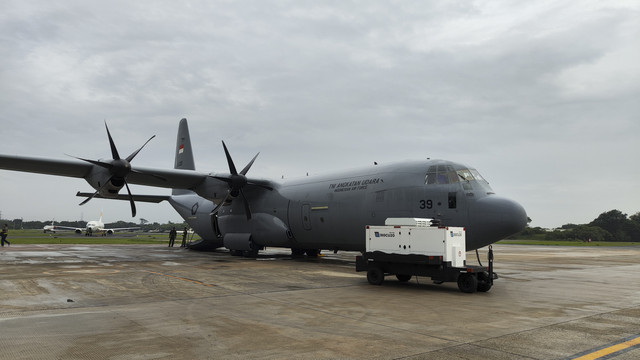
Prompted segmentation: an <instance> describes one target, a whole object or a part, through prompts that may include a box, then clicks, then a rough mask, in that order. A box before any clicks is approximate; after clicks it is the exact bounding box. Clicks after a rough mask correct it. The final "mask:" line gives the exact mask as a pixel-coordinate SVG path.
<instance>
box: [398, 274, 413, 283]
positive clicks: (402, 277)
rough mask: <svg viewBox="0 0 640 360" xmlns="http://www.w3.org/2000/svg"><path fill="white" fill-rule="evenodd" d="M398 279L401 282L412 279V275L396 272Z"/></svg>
mask: <svg viewBox="0 0 640 360" xmlns="http://www.w3.org/2000/svg"><path fill="white" fill-rule="evenodd" d="M396 279H398V281H400V282H407V281H409V280H411V275H406V274H396Z"/></svg>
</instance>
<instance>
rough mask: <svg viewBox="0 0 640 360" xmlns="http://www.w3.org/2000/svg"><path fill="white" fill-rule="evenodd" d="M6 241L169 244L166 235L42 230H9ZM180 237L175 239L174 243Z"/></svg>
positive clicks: (25, 242)
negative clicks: (47, 231) (95, 233)
mask: <svg viewBox="0 0 640 360" xmlns="http://www.w3.org/2000/svg"><path fill="white" fill-rule="evenodd" d="M7 240H9V242H11V245H14V244H15V245H18V244H161V243H167V244H168V243H169V234H168V233H143V232H117V233H115V234H113V235H107V236H100V235H96V236H84V234H83V235H79V234H75V233H73V232H58V233H55V234H51V233H44V232H43V231H42V230H9V236H8V237H7ZM181 240H182V237H179V238H178V239H176V243H178V242H179V241H181Z"/></svg>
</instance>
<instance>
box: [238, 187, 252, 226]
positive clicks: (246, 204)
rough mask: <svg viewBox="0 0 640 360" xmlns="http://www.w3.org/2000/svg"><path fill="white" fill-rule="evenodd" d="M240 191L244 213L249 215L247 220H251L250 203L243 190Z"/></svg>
mask: <svg viewBox="0 0 640 360" xmlns="http://www.w3.org/2000/svg"><path fill="white" fill-rule="evenodd" d="M239 190H240V196H241V197H242V201H243V203H244V211H245V213H246V214H247V220H251V209H250V208H249V201H247V198H246V197H245V196H244V192H243V191H242V189H239Z"/></svg>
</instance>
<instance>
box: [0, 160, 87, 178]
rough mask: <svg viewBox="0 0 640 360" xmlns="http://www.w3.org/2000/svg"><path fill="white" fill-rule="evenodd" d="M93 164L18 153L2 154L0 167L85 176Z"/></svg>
mask: <svg viewBox="0 0 640 360" xmlns="http://www.w3.org/2000/svg"><path fill="white" fill-rule="evenodd" d="M92 166H93V165H91V164H89V163H83V162H79V161H73V160H55V159H45V158H35V157H28V156H18V155H0V169H4V170H13V171H23V172H31V173H38V174H49V175H58V176H68V177H77V178H83V177H85V176H87V175H88V174H89V172H90V171H91V167H92Z"/></svg>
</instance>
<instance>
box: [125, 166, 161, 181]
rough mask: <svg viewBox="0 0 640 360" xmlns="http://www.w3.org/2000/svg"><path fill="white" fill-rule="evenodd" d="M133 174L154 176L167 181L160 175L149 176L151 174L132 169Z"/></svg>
mask: <svg viewBox="0 0 640 360" xmlns="http://www.w3.org/2000/svg"><path fill="white" fill-rule="evenodd" d="M131 172H132V173H136V174H140V175H150V176H153V177H154V178H156V179H158V180H162V181H167V178H166V177H163V176H160V175H156V174H149V173H146V172H142V171H139V170H133V169H131Z"/></svg>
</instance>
